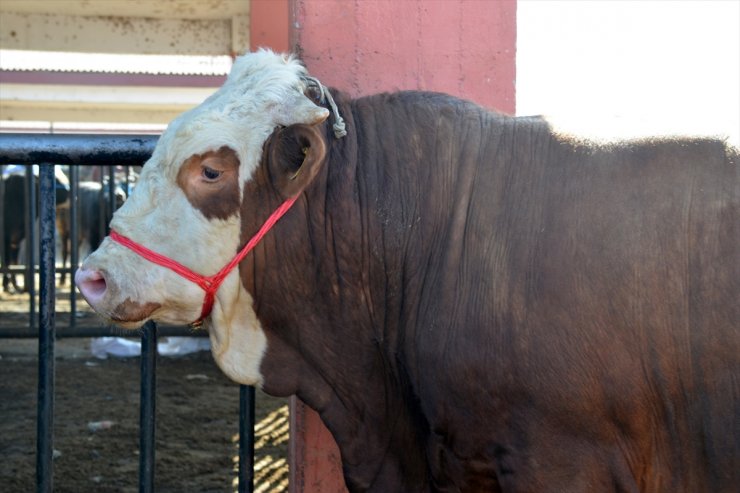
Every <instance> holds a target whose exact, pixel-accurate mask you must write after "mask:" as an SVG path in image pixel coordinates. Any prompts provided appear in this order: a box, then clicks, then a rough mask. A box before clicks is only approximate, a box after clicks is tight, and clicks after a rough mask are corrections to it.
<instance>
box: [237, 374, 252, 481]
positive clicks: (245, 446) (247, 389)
mask: <svg viewBox="0 0 740 493" xmlns="http://www.w3.org/2000/svg"><path fill="white" fill-rule="evenodd" d="M253 491H254V387H252V386H247V385H240V386H239V493H252V492H253Z"/></svg>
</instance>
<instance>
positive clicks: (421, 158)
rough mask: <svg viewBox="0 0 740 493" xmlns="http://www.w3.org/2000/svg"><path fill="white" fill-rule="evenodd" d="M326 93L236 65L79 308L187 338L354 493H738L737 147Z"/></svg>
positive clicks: (136, 204)
mask: <svg viewBox="0 0 740 493" xmlns="http://www.w3.org/2000/svg"><path fill="white" fill-rule="evenodd" d="M334 95H336V101H335V100H334V98H333V97H332V93H331V92H329V91H327V90H325V88H324V87H323V86H322V85H321V84H320V82H318V81H317V80H316V79H313V78H311V77H309V75H308V74H307V72H306V70H305V68H304V67H303V65H301V63H300V62H299V61H298V60H297V59H296V58H294V57H292V56H281V55H277V54H274V53H271V52H269V51H260V52H258V53H254V54H250V55H247V56H244V57H242V58H239V59H238V60H237V61H236V62H235V64H234V66H233V69H232V71H231V74H230V75H229V77H228V80H227V81H226V83H225V84H224V86H223V87H222V88H221V89H220V90H219V91H218V92H216V93H215V94H214V95H213V96H211V97H210V98H209V99H208V100H206V101H205V102H204V103H203V104H201V105H200V106H198V107H197V108H195V109H193V110H191V111H189V112H187V113H185V114H183V115H182V116H180V117H179V118H177V119H176V120H174V121H173V122H172V123H171V124H170V125H169V127H168V128H167V130H166V131H165V132H164V134H163V135H162V138H161V139H160V141H159V143H158V144H157V147H156V149H155V151H154V153H153V155H152V157H151V159H150V160H149V161H148V162H147V163H146V165H145V166H144V168H143V171H142V174H141V177H140V181H139V184H138V186H137V188H136V190H135V191H134V193H133V194H132V196H131V197H130V198H129V200H128V201H127V202H126V203H125V204H124V205H123V207H122V208H121V209H119V210H118V211H117V212H116V213H115V215H114V217H113V220H112V222H111V228H112V231H113V233H112V234H111V237H109V238H107V239H105V240H104V241H103V243H102V244H101V246H100V248H99V249H98V250H97V251H96V252H94V253H93V254H92V255H90V256H89V257H88V258H87V259H86V260H85V262H84V264H83V265H82V266H81V267H80V270H79V271H78V272H77V274H76V276H77V285H78V286H79V288H80V291H81V292H82V294H83V295H84V296H85V298H86V299H87V300H88V301H89V303H90V304H91V305H92V306H93V308H94V309H95V310H96V311H97V312H98V313H100V314H101V315H102V316H103V317H104V318H105V319H107V320H109V321H111V322H114V323H117V324H119V325H121V326H123V327H127V328H136V327H139V326H140V325H141V324H142V323H143V322H145V321H147V320H150V319H153V320H157V321H162V322H167V323H176V324H183V323H188V322H193V321H198V322H200V321H203V322H204V325H205V327H206V329H207V330H208V332H209V336H210V339H211V344H212V352H213V356H214V358H215V360H216V362H217V364H218V365H219V366H220V367H221V369H222V370H223V371H224V372H225V373H226V374H227V375H228V376H229V377H230V378H232V379H233V380H235V381H237V382H240V383H243V384H254V385H258V386H260V387H262V388H263V389H264V390H265V391H266V392H268V393H270V394H273V395H278V396H286V395H290V394H297V395H298V396H299V397H300V398H301V399H302V400H303V401H305V402H306V403H307V404H308V405H309V406H311V407H312V408H313V409H315V410H316V411H318V412H319V414H320V416H321V418H322V420H323V421H324V422H325V424H326V425H327V427H328V428H329V430H330V431H331V433H332V434H333V436H334V438H335V439H336V441H337V444H338V445H339V449H340V452H341V458H342V464H343V471H344V476H345V481H346V484H347V486H348V488H349V489H350V490H351V491H378V492H389V491H403V492H414V491H419V492H421V491H466V492H467V491H494V492H497V491H500V492H524V491H538V492H548V491H549V492H562V491H569V492H593V491H642V492H654V491H665V492H701V491H706V492H710V491H711V492H730V491H736V488H737V484H738V477H737V475H738V471H740V467H738V448H739V446H738V437H740V433H739V430H738V422H739V421H738V416H739V415H740V412H739V409H738V399H737V396H738V383H737V379H738V375H740V365H739V362H740V344H739V341H740V337H739V334H738V327H739V326H740V303H738V299H740V272H739V269H740V258H739V257H740V255H739V254H738V227H739V226H740V221H738V218H739V217H740V216H739V215H738V212H739V211H740V209H739V208H740V182H739V181H738V168H739V166H738V165H739V164H740V163H739V161H738V154H739V153H738V150H737V149H736V148H733V147H731V146H729V145H728V144H727V143H726V142H724V141H721V140H716V139H709V138H671V139H644V140H642V141H631V142H623V143H612V144H598V143H591V142H587V141H583V140H579V139H576V138H573V137H569V136H567V135H563V134H560V133H558V132H556V131H554V130H553V128H552V127H551V126H550V125H549V124H548V123H547V121H545V120H543V119H542V118H538V117H530V118H514V117H510V116H505V115H501V114H497V113H494V112H490V111H487V110H485V109H482V108H480V107H478V106H476V105H475V104H473V103H470V102H466V101H462V100H459V99H455V98H452V97H449V96H446V95H442V94H433V93H425V92H399V93H393V94H380V95H375V96H369V97H362V98H358V99H350V98H349V97H346V96H345V95H343V94H341V93H336V92H335V93H334ZM342 118H343V120H344V121H343V122H342V121H341V120H340V119H342ZM332 124H333V125H332ZM342 127H343V128H342ZM335 132H336V134H335ZM345 132H346V135H345V136H343V137H341V135H342V134H343V133H345ZM244 245H246V246H244ZM232 267H233V268H232ZM204 292H205V293H204Z"/></svg>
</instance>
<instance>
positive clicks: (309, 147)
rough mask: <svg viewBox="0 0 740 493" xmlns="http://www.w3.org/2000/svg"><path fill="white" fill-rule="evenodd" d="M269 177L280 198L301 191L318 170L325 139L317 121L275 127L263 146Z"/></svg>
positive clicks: (324, 154) (324, 155)
mask: <svg viewBox="0 0 740 493" xmlns="http://www.w3.org/2000/svg"><path fill="white" fill-rule="evenodd" d="M266 157H267V169H268V172H269V174H270V180H271V181H272V183H273V185H274V186H275V188H276V189H277V190H278V191H279V192H280V194H281V195H282V196H283V198H286V199H287V198H288V197H294V196H295V195H298V194H299V193H301V192H302V191H303V190H304V189H305V188H306V187H307V186H308V185H309V184H310V183H311V181H313V179H314V178H315V177H316V175H317V174H318V173H319V170H320V169H321V166H322V164H323V163H324V158H325V157H326V142H325V140H324V136H323V135H322V132H321V127H320V126H318V125H291V126H290V127H286V128H281V129H278V130H276V131H275V133H274V134H273V135H272V137H271V138H270V141H269V144H268V149H267V156H266Z"/></svg>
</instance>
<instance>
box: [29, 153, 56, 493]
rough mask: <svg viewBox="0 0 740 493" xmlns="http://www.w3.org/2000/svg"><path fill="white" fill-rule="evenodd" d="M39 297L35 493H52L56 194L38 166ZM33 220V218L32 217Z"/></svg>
mask: <svg viewBox="0 0 740 493" xmlns="http://www.w3.org/2000/svg"><path fill="white" fill-rule="evenodd" d="M40 168H41V169H40V170H39V181H40V194H41V205H40V208H41V214H40V227H39V231H40V233H39V237H40V249H39V250H40V264H41V275H40V293H39V312H40V313H39V314H40V324H39V363H38V364H39V374H38V403H37V420H36V491H37V492H45V493H46V492H51V491H52V490H53V489H54V481H53V479H54V478H53V465H52V460H53V453H54V447H53V445H54V436H53V430H54V336H55V326H54V323H55V309H54V279H55V275H54V274H55V271H54V260H55V243H54V216H55V213H56V190H55V186H54V185H55V184H54V165H53V164H44V165H42V166H40ZM32 217H33V216H32Z"/></svg>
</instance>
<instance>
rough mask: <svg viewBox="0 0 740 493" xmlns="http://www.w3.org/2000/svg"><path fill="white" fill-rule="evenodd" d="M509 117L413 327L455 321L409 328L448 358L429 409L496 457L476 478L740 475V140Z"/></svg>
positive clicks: (547, 481)
mask: <svg viewBox="0 0 740 493" xmlns="http://www.w3.org/2000/svg"><path fill="white" fill-rule="evenodd" d="M510 125H511V129H510V130H509V132H510V135H508V136H507V135H506V131H504V132H503V133H501V132H499V134H498V135H497V136H496V137H495V138H494V139H493V140H494V141H495V142H496V146H499V147H498V148H497V149H496V150H495V152H494V150H493V149H492V150H490V152H481V154H484V155H485V154H488V155H490V156H492V157H495V158H494V159H492V160H489V161H487V162H486V161H485V160H483V161H481V162H480V165H479V167H478V168H477V169H476V170H475V173H474V177H475V180H471V183H472V188H471V190H472V192H471V195H470V198H469V203H466V206H467V207H466V209H465V211H466V212H465V214H463V215H461V216H460V219H457V220H458V221H460V224H458V225H457V226H456V225H455V224H454V222H455V220H456V219H454V218H453V220H452V222H451V225H450V226H448V227H447V231H451V232H453V233H455V234H451V235H448V236H447V237H446V238H447V242H448V244H447V245H445V246H444V248H443V249H442V250H444V251H445V252H446V253H441V254H440V258H441V259H442V260H440V261H439V265H441V266H442V268H441V270H442V271H443V273H442V274H440V275H439V276H437V277H438V278H439V279H440V280H441V282H439V283H437V284H436V285H435V287H434V288H430V289H428V291H427V292H428V293H430V294H429V295H428V296H427V298H426V301H424V297H423V301H422V304H423V306H425V307H427V306H432V305H433V303H432V301H431V300H435V302H436V303H437V305H436V306H435V308H434V309H432V310H429V311H427V312H426V313H425V314H423V315H421V319H420V322H419V324H418V326H419V327H426V328H431V329H430V331H431V330H434V329H435V328H442V329H444V330H443V331H442V332H441V333H440V334H439V339H441V340H442V341H443V342H442V343H440V342H439V339H437V340H435V339H433V338H428V339H423V338H417V339H416V340H414V342H415V344H417V345H418V347H419V348H420V351H421V352H422V353H425V354H431V355H435V356H434V358H435V363H434V367H435V368H437V369H438V371H434V372H431V373H430V374H429V375H428V376H427V377H424V376H420V377H419V378H420V384H419V386H420V388H421V389H422V390H421V393H422V394H424V395H427V396H430V397H429V398H428V405H427V408H428V410H429V415H430V416H431V421H432V422H433V423H434V421H435V420H437V419H439V420H448V421H455V420H457V424H456V425H455V426H453V427H451V428H455V431H454V432H453V434H454V435H455V436H456V439H457V440H458V441H459V443H458V444H457V445H456V446H457V448H458V450H457V451H456V452H455V454H454V455H457V456H459V455H460V454H461V452H462V455H467V456H468V457H471V458H472V459H471V461H469V462H468V463H469V464H473V463H476V464H479V465H480V464H482V463H486V462H488V463H490V464H495V465H496V466H495V467H493V469H491V470H486V469H485V468H482V469H480V470H478V471H477V472H476V470H474V468H473V469H468V470H467V474H468V475H469V476H471V478H472V477H473V476H475V475H476V474H490V473H491V472H492V471H493V470H494V469H496V467H497V468H498V471H499V477H500V472H501V468H504V469H506V470H510V471H518V472H520V473H522V474H521V475H520V477H521V476H522V475H526V476H527V477H528V478H529V479H528V480H527V481H528V483H527V487H531V488H535V489H540V490H542V491H544V490H546V489H547V488H551V489H553V488H554V490H557V489H558V484H560V486H561V487H563V488H565V487H566V486H567V485H568V484H571V485H572V484H573V481H577V480H578V478H580V479H582V480H583V481H585V482H587V483H588V482H589V481H591V483H590V484H602V483H600V482H599V481H601V479H603V478H611V479H610V480H612V481H613V483H612V484H617V485H621V486H620V487H624V488H627V487H628V485H629V484H631V482H632V481H636V482H637V485H638V486H640V487H641V488H643V489H644V490H646V491H650V490H651V489H652V488H658V489H659V490H670V491H724V490H729V489H730V488H734V485H735V483H734V482H733V479H734V478H733V477H732V476H733V474H735V471H737V470H738V467H737V465H738V464H737V457H738V444H737V438H736V437H738V433H737V431H738V430H737V429H736V417H737V416H738V415H739V413H738V407H737V404H736V402H735V399H734V396H735V395H737V382H736V379H737V375H738V370H740V365H739V363H738V355H739V354H740V347H738V342H739V339H740V338H739V337H738V321H739V320H740V317H739V314H738V309H739V308H738V307H739V306H740V305H739V304H738V303H737V299H738V294H739V293H740V286H739V285H738V283H739V282H740V273H739V272H738V268H740V267H739V266H740V258H738V247H737V245H738V232H737V227H738V217H739V216H738V210H739V209H738V204H740V197H739V196H738V195H739V193H738V174H737V173H738V171H737V169H738V160H737V153H736V152H735V151H732V150H730V151H728V150H727V149H726V147H725V146H724V144H722V143H720V142H713V141H707V140H699V141H674V142H667V141H666V142H645V143H643V144H634V145H624V146H618V147H612V148H607V147H589V146H586V145H581V144H577V143H573V142H568V141H566V140H563V139H560V138H555V137H552V136H551V135H550V134H549V129H547V128H546V127H545V126H535V127H534V128H532V127H529V128H526V129H525V131H524V132H522V131H521V130H520V131H519V132H517V129H516V126H517V124H514V123H510ZM527 125H529V124H527ZM500 146H505V147H504V148H502V147H500ZM506 146H508V147H506ZM496 159H498V160H499V161H496ZM445 331H451V332H452V333H454V334H455V336H450V335H449V333H446V332H445ZM446 392H451V393H452V394H453V395H459V396H464V395H474V396H476V397H475V398H473V399H470V402H472V405H467V406H465V409H460V408H459V407H456V406H455V405H454V404H452V403H449V402H448V403H446V404H440V402H445V393H446ZM471 416H475V417H476V419H477V422H475V424H472V423H473V422H471ZM466 434H467V435H466ZM463 436H468V437H469V438H461V437H463ZM565 450H568V451H569V452H568V454H570V455H571V459H572V463H571V464H570V465H568V464H562V462H563V461H564V459H563V456H564V451H565ZM577 451H582V452H583V453H582V455H581V456H579V455H578V453H577ZM566 455H567V454H566ZM533 458H534V459H536V460H535V461H533V460H532V459H533ZM448 460H449V461H453V458H452V457H450V458H448ZM565 462H566V463H567V462H568V460H567V459H565ZM534 463H538V464H558V463H560V464H561V470H560V472H561V473H562V470H569V468H570V467H571V466H572V468H573V472H572V474H571V475H570V476H569V477H568V478H567V479H563V478H562V477H561V476H558V475H557V474H555V475H554V476H553V474H551V473H553V470H552V469H548V466H540V469H537V468H536V467H534V466H533V464H534ZM577 463H580V464H581V465H582V467H581V469H579V468H578V467H576V464H577ZM553 467H554V466H553ZM460 469H461V470H465V468H464V467H463V466H460ZM579 471H580V472H579ZM589 474H590V475H591V476H589ZM558 477H559V478H560V479H557V478H558ZM599 478H601V479H599ZM472 480H473V479H469V481H472ZM558 481H561V483H558ZM562 481H565V482H562Z"/></svg>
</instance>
